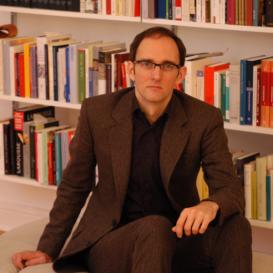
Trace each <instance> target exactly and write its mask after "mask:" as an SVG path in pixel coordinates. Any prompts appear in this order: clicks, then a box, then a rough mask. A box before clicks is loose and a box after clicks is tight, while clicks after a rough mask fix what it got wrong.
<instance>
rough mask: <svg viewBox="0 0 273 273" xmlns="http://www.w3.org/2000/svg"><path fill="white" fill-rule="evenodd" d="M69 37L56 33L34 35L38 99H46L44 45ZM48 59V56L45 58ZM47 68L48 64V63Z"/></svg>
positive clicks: (45, 53)
mask: <svg viewBox="0 0 273 273" xmlns="http://www.w3.org/2000/svg"><path fill="white" fill-rule="evenodd" d="M68 39H70V35H67V34H58V33H48V34H46V35H42V36H38V37H36V44H37V66H38V94H39V98H40V99H46V80H47V79H46V74H47V73H48V71H46V55H47V54H48V49H47V52H46V47H47V45H48V43H51V42H57V41H61V40H68ZM47 60H49V58H47ZM48 69H49V65H48Z"/></svg>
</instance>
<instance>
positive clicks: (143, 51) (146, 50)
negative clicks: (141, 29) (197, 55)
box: [136, 35, 179, 61]
mask: <svg viewBox="0 0 273 273" xmlns="http://www.w3.org/2000/svg"><path fill="white" fill-rule="evenodd" d="M159 52H160V54H161V57H163V58H164V61H175V60H176V59H177V58H179V51H178V48H177V45H176V43H175V41H174V40H173V39H172V38H170V37H167V36H162V35H161V36H159V35H157V36H151V37H145V38H144V39H143V40H142V41H141V43H140V44H139V46H138V49H137V51H136V57H141V58H143V59H147V60H155V59H156V58H157V57H159V56H158V53H159ZM162 53H163V55H162Z"/></svg>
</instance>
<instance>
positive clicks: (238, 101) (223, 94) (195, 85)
mask: <svg viewBox="0 0 273 273" xmlns="http://www.w3.org/2000/svg"><path fill="white" fill-rule="evenodd" d="M219 55H220V53H217V52H215V53H202V54H197V55H194V56H190V57H187V58H186V64H185V65H186V67H187V75H186V79H185V82H184V90H185V92H186V93H187V94H189V95H191V96H193V97H196V98H198V99H201V100H204V101H205V102H207V103H209V104H211V105H214V106H216V107H218V108H220V109H221V111H222V114H223V117H224V119H225V120H226V121H228V122H230V123H235V124H241V125H254V126H263V127H271V128H273V94H272V91H271V90H272V87H273V58H271V57H269V56H266V55H260V56H254V57H250V58H244V59H241V60H240V62H239V63H237V64H236V63H234V64H230V63H229V62H219V60H218V61H216V62H215V61H214V60H213V58H212V57H213V56H219Z"/></svg>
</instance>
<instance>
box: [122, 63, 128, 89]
mask: <svg viewBox="0 0 273 273" xmlns="http://www.w3.org/2000/svg"><path fill="white" fill-rule="evenodd" d="M121 78H122V88H127V82H126V67H125V63H124V62H123V63H122V64H121Z"/></svg>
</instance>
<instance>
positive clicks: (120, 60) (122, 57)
mask: <svg viewBox="0 0 273 273" xmlns="http://www.w3.org/2000/svg"><path fill="white" fill-rule="evenodd" d="M127 60H129V53H128V52H124V53H119V54H116V55H115V62H116V80H115V82H116V84H115V87H116V90H119V89H122V88H123V85H122V71H121V64H122V63H123V62H124V61H127Z"/></svg>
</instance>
